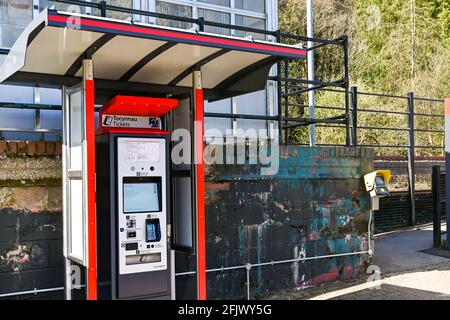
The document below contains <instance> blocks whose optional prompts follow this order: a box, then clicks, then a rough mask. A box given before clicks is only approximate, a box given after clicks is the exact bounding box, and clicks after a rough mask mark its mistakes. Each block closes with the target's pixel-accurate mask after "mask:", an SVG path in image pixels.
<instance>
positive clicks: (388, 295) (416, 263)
mask: <svg viewBox="0 0 450 320" xmlns="http://www.w3.org/2000/svg"><path fill="white" fill-rule="evenodd" d="M443 230H445V226H443ZM432 239H433V235H432V229H431V227H430V226H425V227H420V228H417V229H414V230H406V231H398V232H393V233H388V234H383V235H378V236H377V237H376V238H375V258H374V261H373V264H374V265H377V266H379V268H380V271H381V274H380V275H379V276H378V277H374V276H372V277H371V278H370V279H369V276H362V277H360V278H358V279H354V280H351V281H348V282H336V283H332V284H327V285H322V286H319V287H315V288H309V289H305V290H301V291H296V292H293V291H291V292H284V293H283V294H276V295H273V296H271V297H269V299H293V300H299V299H311V300H450V259H449V258H443V257H438V256H434V255H430V254H427V253H424V252H421V251H422V250H426V249H429V248H430V247H431V246H432Z"/></svg>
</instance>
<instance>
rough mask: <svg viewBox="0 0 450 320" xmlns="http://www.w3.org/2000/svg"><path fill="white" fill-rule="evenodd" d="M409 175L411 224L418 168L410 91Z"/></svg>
mask: <svg viewBox="0 0 450 320" xmlns="http://www.w3.org/2000/svg"><path fill="white" fill-rule="evenodd" d="M408 129H409V148H408V177H409V199H410V210H411V212H410V225H412V226H414V225H416V197H415V196H416V187H415V186H416V170H415V142H414V93H413V92H408Z"/></svg>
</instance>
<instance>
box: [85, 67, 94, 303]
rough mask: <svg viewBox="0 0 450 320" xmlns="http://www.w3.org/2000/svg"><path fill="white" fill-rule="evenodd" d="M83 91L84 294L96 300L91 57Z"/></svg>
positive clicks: (92, 72) (92, 68) (86, 70)
mask: <svg viewBox="0 0 450 320" xmlns="http://www.w3.org/2000/svg"><path fill="white" fill-rule="evenodd" d="M83 91H84V104H85V113H86V114H85V116H84V119H85V120H84V121H85V123H84V126H85V134H86V137H85V140H86V144H85V151H84V152H85V155H84V159H83V161H84V162H85V164H86V169H85V170H86V201H87V203H86V212H87V227H86V229H87V235H86V236H87V243H88V245H87V256H88V259H87V270H86V285H87V288H86V289H87V290H86V295H87V299H88V300H97V215H96V196H95V189H96V185H95V184H96V181H95V88H94V64H93V60H92V59H84V60H83Z"/></svg>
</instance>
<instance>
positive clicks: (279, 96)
mask: <svg viewBox="0 0 450 320" xmlns="http://www.w3.org/2000/svg"><path fill="white" fill-rule="evenodd" d="M276 34H277V36H276V38H277V42H278V43H281V32H280V30H277V31H276ZM281 73H282V70H281V62H278V63H277V79H278V81H277V108H278V134H279V137H278V138H279V140H280V145H282V144H283V111H282V100H283V98H282V97H283V93H282V88H281V86H282V82H281V77H282V76H281Z"/></svg>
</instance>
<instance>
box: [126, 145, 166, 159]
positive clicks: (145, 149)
mask: <svg viewBox="0 0 450 320" xmlns="http://www.w3.org/2000/svg"><path fill="white" fill-rule="evenodd" d="M159 149H160V147H159V143H157V142H137V141H136V142H127V143H126V144H125V158H126V161H127V162H158V161H159V154H160V150H159Z"/></svg>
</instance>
